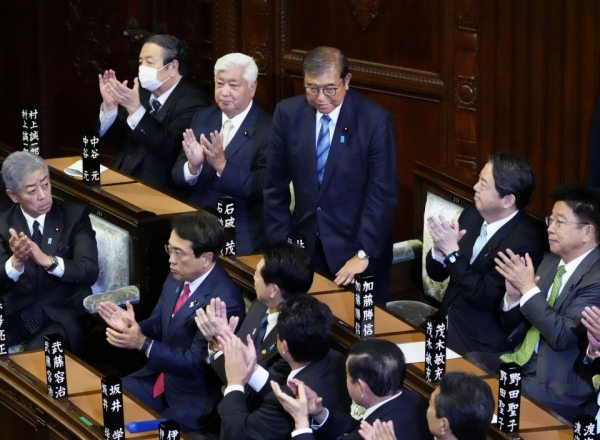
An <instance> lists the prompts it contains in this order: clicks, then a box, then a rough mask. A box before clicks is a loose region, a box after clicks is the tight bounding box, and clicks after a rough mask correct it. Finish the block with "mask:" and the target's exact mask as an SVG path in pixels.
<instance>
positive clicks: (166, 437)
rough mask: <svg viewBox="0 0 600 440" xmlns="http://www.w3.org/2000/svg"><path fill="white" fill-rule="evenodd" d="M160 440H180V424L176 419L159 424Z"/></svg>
mask: <svg viewBox="0 0 600 440" xmlns="http://www.w3.org/2000/svg"><path fill="white" fill-rule="evenodd" d="M158 438H159V439H160V440H179V425H178V424H177V422H176V421H175V420H166V421H164V422H160V423H159V424H158Z"/></svg>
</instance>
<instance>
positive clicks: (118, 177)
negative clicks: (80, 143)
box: [46, 156, 135, 186]
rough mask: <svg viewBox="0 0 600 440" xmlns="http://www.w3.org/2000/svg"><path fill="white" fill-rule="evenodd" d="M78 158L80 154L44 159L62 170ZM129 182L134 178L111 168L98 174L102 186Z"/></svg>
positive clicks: (58, 169) (80, 179)
mask: <svg viewBox="0 0 600 440" xmlns="http://www.w3.org/2000/svg"><path fill="white" fill-rule="evenodd" d="M78 160H81V157H80V156H70V157H57V158H54V159H46V163H47V164H48V166H50V167H52V168H54V169H56V170H57V171H62V172H64V171H65V169H66V168H68V167H70V166H71V165H73V164H74V163H75V162H77V161H78ZM72 177H73V178H74V179H75V180H78V181H80V182H81V181H82V180H83V179H82V178H81V177H75V176H72ZM130 182H135V180H133V179H132V178H131V177H128V176H126V175H125V174H121V173H119V172H118V171H114V170H111V169H108V170H106V171H104V172H103V173H101V174H100V183H101V184H102V186H104V185H114V184H118V183H130Z"/></svg>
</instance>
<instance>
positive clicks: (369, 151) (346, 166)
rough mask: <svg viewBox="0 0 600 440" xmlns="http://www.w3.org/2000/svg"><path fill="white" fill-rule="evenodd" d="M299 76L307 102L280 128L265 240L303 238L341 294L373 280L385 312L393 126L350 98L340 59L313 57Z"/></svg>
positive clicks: (287, 114) (282, 107) (271, 153)
mask: <svg viewBox="0 0 600 440" xmlns="http://www.w3.org/2000/svg"><path fill="white" fill-rule="evenodd" d="M302 69H303V72H304V86H305V94H304V95H302V96H296V97H293V98H289V99H286V100H284V101H282V102H280V103H279V104H278V105H277V108H276V110H275V115H274V118H273V128H272V131H271V139H270V141H269V148H268V154H267V172H266V175H265V189H264V206H265V228H266V232H267V239H268V240H269V241H272V242H275V241H277V240H285V239H286V238H287V237H288V236H290V235H300V236H303V237H304V238H305V240H306V247H307V249H308V251H309V253H310V254H311V257H312V258H313V261H314V264H315V269H316V270H318V271H321V272H325V273H330V274H332V275H333V276H334V277H335V282H336V283H337V284H338V285H347V284H349V283H350V282H352V280H353V279H354V275H356V274H358V273H362V272H365V271H366V273H367V274H370V275H373V276H374V277H375V294H374V298H375V301H377V302H379V303H385V301H386V297H387V291H388V284H389V274H390V272H389V271H390V264H391V260H392V222H393V218H394V212H395V208H396V203H397V200H398V176H397V165H396V137H395V133H394V125H393V121H392V116H391V115H390V113H389V112H388V111H386V110H385V109H384V108H382V107H381V106H379V105H378V104H376V103H374V102H373V101H371V100H369V99H367V98H365V97H363V96H361V95H360V94H358V93H356V92H354V91H353V90H351V89H350V80H351V78H352V75H351V74H350V73H349V71H348V60H347V59H346V57H345V56H344V54H343V53H342V52H341V51H340V50H339V49H336V48H332V47H317V48H315V49H312V50H310V51H309V52H308V53H307V54H306V55H305V57H304V59H303V61H302ZM290 181H291V182H292V184H293V188H294V193H295V207H294V211H293V212H290V209H289V206H290V201H291V195H290V190H289V183H290Z"/></svg>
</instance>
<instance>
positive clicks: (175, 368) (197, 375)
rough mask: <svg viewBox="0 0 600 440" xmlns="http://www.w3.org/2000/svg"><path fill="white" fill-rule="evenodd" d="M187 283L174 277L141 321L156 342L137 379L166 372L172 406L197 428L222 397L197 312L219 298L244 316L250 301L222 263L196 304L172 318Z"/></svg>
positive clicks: (194, 295) (167, 395)
mask: <svg viewBox="0 0 600 440" xmlns="http://www.w3.org/2000/svg"><path fill="white" fill-rule="evenodd" d="M183 284H184V283H183V281H177V280H175V279H174V278H173V276H172V275H169V276H168V277H167V280H166V281H165V284H164V285H163V290H162V293H161V295H160V298H159V299H158V303H157V304H156V307H155V308H154V310H153V311H152V314H151V315H150V317H149V318H148V319H146V320H144V321H142V322H140V323H139V325H140V329H141V330H142V333H143V334H144V335H145V336H146V337H148V338H150V339H152V340H154V342H153V344H152V348H151V350H150V355H149V358H148V363H147V364H146V366H145V367H144V368H142V369H141V370H139V371H137V372H135V373H133V374H132V375H131V376H133V377H137V376H148V375H154V376H158V373H159V372H163V373H165V398H166V401H167V404H168V406H169V407H170V408H171V409H172V410H173V411H174V412H175V413H176V414H177V415H178V417H179V419H180V420H185V421H186V422H185V423H186V424H187V426H189V427H190V428H191V429H197V428H199V427H201V426H202V425H203V424H205V423H207V422H208V421H210V420H211V418H212V417H213V416H214V413H215V408H216V406H217V403H218V402H219V400H220V399H221V382H220V381H219V379H218V378H217V377H216V375H215V374H214V372H213V371H212V369H211V368H210V367H209V366H208V365H207V364H206V362H205V360H206V356H207V355H208V349H207V345H208V343H207V342H206V339H204V337H203V336H202V332H200V330H198V327H197V326H196V322H195V321H194V316H195V312H196V309H198V308H201V307H202V308H205V307H206V306H207V305H208V303H209V302H210V300H211V299H212V298H217V297H219V298H221V299H222V300H224V301H225V302H226V303H227V315H228V316H233V315H236V316H239V317H240V318H243V317H244V301H243V298H242V295H241V291H240V288H239V287H238V286H236V285H235V283H234V282H233V281H232V280H231V278H230V277H229V275H228V274H227V272H225V269H223V268H222V267H221V266H219V264H216V265H215V266H214V268H213V270H212V272H211V273H210V274H209V275H208V277H206V279H205V280H204V281H203V282H202V284H200V286H199V287H198V288H197V289H196V291H195V292H193V293H192V296H191V297H190V303H189V304H185V305H183V307H182V308H181V309H180V310H179V311H178V312H177V313H176V314H175V316H174V317H173V318H171V315H172V314H173V310H174V308H175V303H176V302H177V299H178V298H179V294H180V293H181V291H182V289H183ZM190 304H193V305H192V306H191V307H190V306H189V305H190Z"/></svg>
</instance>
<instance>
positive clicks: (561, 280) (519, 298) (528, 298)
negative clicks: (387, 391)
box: [468, 186, 600, 421]
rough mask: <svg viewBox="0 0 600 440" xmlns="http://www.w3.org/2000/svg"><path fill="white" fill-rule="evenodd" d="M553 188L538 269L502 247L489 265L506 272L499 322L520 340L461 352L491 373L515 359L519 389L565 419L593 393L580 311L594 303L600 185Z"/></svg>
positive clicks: (599, 258)
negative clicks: (493, 349)
mask: <svg viewBox="0 0 600 440" xmlns="http://www.w3.org/2000/svg"><path fill="white" fill-rule="evenodd" d="M552 196H553V198H554V200H555V203H554V207H553V208H552V215H551V216H550V217H547V218H546V223H547V225H548V243H549V244H550V251H551V252H552V253H551V254H549V255H548V256H547V257H545V258H544V260H543V261H542V264H540V267H539V269H538V271H537V273H535V272H534V268H533V263H532V260H531V258H530V255H529V254H528V253H526V254H525V255H517V254H515V253H513V252H512V251H511V250H507V251H506V253H499V254H498V258H496V264H497V266H496V270H497V271H498V272H499V273H500V274H502V275H503V276H504V278H505V279H506V295H505V300H504V301H505V302H504V305H503V307H502V324H503V325H504V327H505V328H506V330H508V331H512V333H511V335H510V337H509V338H510V339H514V341H518V342H520V343H521V345H520V346H518V347H517V348H516V349H515V350H514V351H511V352H508V353H496V354H493V353H471V354H470V355H469V356H468V357H469V358H471V360H473V361H475V362H477V363H479V364H483V365H485V366H486V367H488V368H490V369H491V370H492V371H495V372H496V373H498V371H499V368H500V364H501V363H503V362H516V363H517V364H519V365H521V366H522V367H523V370H522V375H521V378H522V382H521V389H522V390H523V391H524V392H525V393H527V394H528V395H529V396H531V397H534V398H535V399H537V400H539V401H540V402H542V403H544V404H546V405H548V406H549V407H550V408H551V409H553V410H554V411H556V412H557V413H558V414H560V415H561V416H563V417H565V418H566V419H568V420H570V421H572V420H573V417H574V416H577V415H579V414H582V413H583V412H584V410H585V408H584V405H585V403H586V401H587V400H588V399H590V398H592V397H593V393H594V388H593V386H592V383H591V382H592V381H591V372H590V371H589V369H587V368H586V367H585V365H584V364H583V363H582V362H579V361H578V357H579V355H580V348H583V347H585V346H586V345H587V337H586V329H585V327H584V326H583V324H582V323H581V315H582V312H583V310H584V308H585V307H586V306H589V307H592V306H596V307H599V306H600V294H599V292H600V250H599V249H598V242H599V234H600V229H599V227H600V193H599V192H598V191H597V190H595V189H590V188H585V187H581V186H564V187H561V188H558V189H557V190H556V191H554V192H553V194H552Z"/></svg>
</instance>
